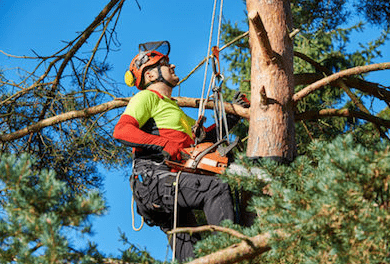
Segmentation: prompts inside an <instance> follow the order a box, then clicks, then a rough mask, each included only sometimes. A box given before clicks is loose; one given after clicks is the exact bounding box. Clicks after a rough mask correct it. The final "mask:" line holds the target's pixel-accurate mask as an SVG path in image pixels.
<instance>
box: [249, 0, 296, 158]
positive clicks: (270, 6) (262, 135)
mask: <svg viewBox="0 0 390 264" xmlns="http://www.w3.org/2000/svg"><path fill="white" fill-rule="evenodd" d="M246 3H247V10H248V17H249V41H250V42H249V43H250V48H251V57H252V65H251V67H252V68H251V108H250V116H251V118H250V123H249V139H248V148H247V156H248V157H252V158H259V157H261V158H263V157H267V158H272V159H276V160H277V161H281V162H289V161H292V160H293V159H294V157H295V156H296V144H295V127H294V111H293V103H292V96H293V93H294V76H293V44H292V40H291V39H290V37H289V32H290V31H291V28H292V17H291V9H290V1H288V0H247V1H246Z"/></svg>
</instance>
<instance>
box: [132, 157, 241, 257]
mask: <svg viewBox="0 0 390 264" xmlns="http://www.w3.org/2000/svg"><path fill="white" fill-rule="evenodd" d="M150 164H153V162H152V161H151V162H150V163H149V165H145V163H144V162H139V163H138V165H137V162H136V165H135V170H136V172H137V173H139V172H141V171H142V170H143V173H142V174H143V175H145V176H144V178H145V177H151V179H152V180H150V178H149V180H146V181H147V184H148V186H153V187H152V188H150V189H148V192H149V193H148V195H149V196H150V197H148V199H144V203H145V201H146V200H148V201H149V202H150V203H152V206H153V207H149V208H158V209H159V210H160V211H161V208H164V209H165V213H167V214H168V215H169V217H165V216H164V214H160V215H159V214H151V215H152V216H151V217H152V218H165V219H152V220H154V222H155V223H156V224H157V225H159V226H160V227H161V229H162V230H163V231H164V232H165V233H166V232H167V231H169V230H171V229H172V228H173V208H174V207H173V206H174V195H175V187H174V186H175V185H174V184H173V183H174V182H175V180H176V176H177V173H173V172H170V170H169V168H168V167H167V166H165V165H164V164H157V163H154V165H156V166H153V165H152V166H151V165H150ZM145 170H146V171H145ZM155 181H157V182H156V184H154V183H153V182H155ZM137 189H138V188H137V187H136V188H135V190H136V191H137ZM140 195H141V194H140ZM138 202H140V201H137V203H138ZM177 205H178V216H177V226H178V227H193V226H197V223H196V219H195V216H194V214H193V212H192V210H193V209H198V210H203V211H204V213H205V215H206V219H207V223H208V224H210V225H219V224H220V222H221V221H223V220H226V219H229V220H231V221H234V211H233V201H232V197H231V192H230V188H229V185H228V184H227V183H224V182H222V180H221V179H220V178H218V177H217V176H206V175H200V174H194V173H188V172H182V173H181V174H180V176H179V191H178V197H177ZM137 206H138V204H137ZM141 214H142V213H141ZM199 238H200V236H199V234H193V235H190V234H188V233H180V234H177V235H176V252H175V257H176V259H177V260H178V261H180V262H182V261H184V260H186V259H187V258H189V257H194V252H193V249H194V248H193V246H194V244H195V243H196V242H197V241H198V240H199ZM171 246H172V239H171Z"/></svg>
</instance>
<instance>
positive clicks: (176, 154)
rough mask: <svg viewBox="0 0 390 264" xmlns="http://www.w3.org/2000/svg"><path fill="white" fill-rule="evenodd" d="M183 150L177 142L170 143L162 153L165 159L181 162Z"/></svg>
mask: <svg viewBox="0 0 390 264" xmlns="http://www.w3.org/2000/svg"><path fill="white" fill-rule="evenodd" d="M181 150H182V148H181V147H180V145H179V144H178V143H176V142H172V141H168V142H167V144H166V145H165V146H164V149H163V151H162V153H163V155H164V157H165V158H166V159H168V160H181V154H180V152H181Z"/></svg>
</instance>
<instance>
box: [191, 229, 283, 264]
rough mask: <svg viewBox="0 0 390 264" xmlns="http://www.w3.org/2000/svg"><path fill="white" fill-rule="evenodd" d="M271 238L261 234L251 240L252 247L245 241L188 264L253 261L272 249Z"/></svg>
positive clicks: (224, 263)
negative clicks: (270, 245)
mask: <svg viewBox="0 0 390 264" xmlns="http://www.w3.org/2000/svg"><path fill="white" fill-rule="evenodd" d="M276 233H277V234H278V235H280V236H282V237H285V236H286V235H284V234H283V233H281V232H278V231H277V232H276ZM271 237H272V233H269V232H268V233H265V234H260V235H257V236H255V237H251V238H249V239H250V241H251V245H249V244H248V243H247V242H245V241H242V242H241V243H239V244H234V245H232V246H230V247H228V248H225V249H222V250H219V251H217V252H214V253H212V254H209V255H207V256H204V257H201V258H197V259H195V260H193V261H191V262H188V264H205V263H207V264H214V263H215V264H217V263H218V264H228V263H237V262H239V261H242V260H245V259H252V258H254V257H256V256H259V255H261V254H262V253H264V252H267V251H269V250H270V249H271V248H270V247H269V245H268V244H269V241H270V239H271Z"/></svg>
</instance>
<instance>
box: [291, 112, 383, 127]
mask: <svg viewBox="0 0 390 264" xmlns="http://www.w3.org/2000/svg"><path fill="white" fill-rule="evenodd" d="M331 116H339V117H356V118H360V119H363V120H366V121H369V122H371V123H374V124H376V125H379V126H384V127H386V128H390V120H386V119H383V118H380V117H377V116H373V115H370V114H367V113H364V112H361V111H354V110H349V109H322V110H319V111H316V110H314V111H306V112H303V113H298V114H295V120H304V119H319V118H324V117H331Z"/></svg>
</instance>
